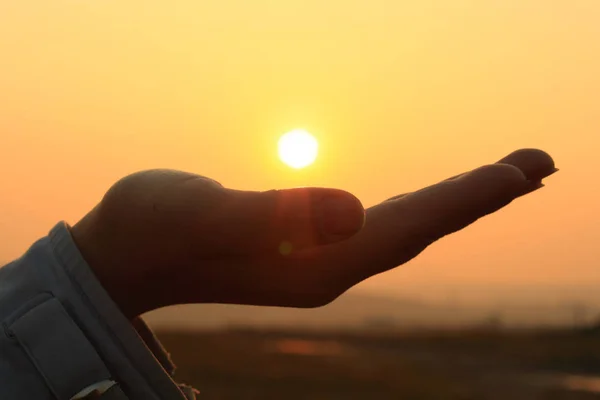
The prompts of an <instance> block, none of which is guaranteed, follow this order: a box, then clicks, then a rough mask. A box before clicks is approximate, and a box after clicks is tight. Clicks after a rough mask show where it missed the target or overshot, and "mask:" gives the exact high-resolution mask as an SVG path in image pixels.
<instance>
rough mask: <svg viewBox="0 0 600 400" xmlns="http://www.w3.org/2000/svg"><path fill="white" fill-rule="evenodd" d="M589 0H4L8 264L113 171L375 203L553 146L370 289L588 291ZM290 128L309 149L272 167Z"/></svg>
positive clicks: (0, 103)
mask: <svg viewBox="0 0 600 400" xmlns="http://www.w3.org/2000/svg"><path fill="white" fill-rule="evenodd" d="M598 21H600V2H598V1H597V0H575V1H570V2H569V1H547V0H502V1H500V0H490V1H481V0H454V1H447V0H426V1H419V2H417V1H397V0H369V1H367V0H364V1H358V0H357V1H348V0H328V1H322V0H318V1H317V0H286V1H280V0H270V1H267V0H253V1H247V0H220V1H192V0H181V1H174V2H165V1H158V0H153V1H141V0H131V1H126V2H122V1H117V0H102V1H73V0H55V1H52V2H47V1H42V0H20V1H8V0H5V1H0V170H1V171H2V173H0V188H1V189H0V190H1V193H2V195H1V196H0V208H1V210H2V212H1V213H0V260H6V261H8V260H10V259H12V258H14V257H17V256H18V255H20V254H21V253H22V252H23V251H24V250H25V249H26V248H27V247H28V245H29V244H30V243H31V242H32V241H33V240H34V239H36V238H38V237H40V236H42V235H44V234H45V233H46V232H47V231H48V230H49V228H51V226H52V225H53V224H54V223H55V222H57V221H58V220H61V219H65V220H67V221H69V222H72V223H74V222H76V221H77V220H78V218H80V217H81V216H82V215H83V214H84V213H85V212H86V211H87V210H89V209H90V208H91V207H92V206H93V205H94V204H95V202H97V201H98V200H99V199H100V196H101V195H102V194H103V193H104V191H105V190H106V189H107V188H108V187H109V186H110V185H111V183H113V182H114V181H115V180H117V179H118V178H120V177H122V176H123V175H125V174H127V173H130V172H133V171H136V170H140V169H145V168H154V167H168V168H176V169H183V170H190V171H194V172H197V173H200V174H203V175H207V176H210V177H212V178H215V179H217V180H220V181H221V182H222V183H224V184H225V185H227V186H231V187H236V188H241V189H268V188H274V187H291V186H297V185H315V186H331V187H339V188H343V189H347V190H350V191H352V192H353V193H355V194H356V195H357V196H358V197H359V198H361V199H362V200H363V202H364V203H365V205H373V204H375V203H376V202H378V201H380V200H382V199H384V198H386V197H389V196H391V195H393V194H396V193H399V192H403V191H408V190H412V189H416V188H419V187H421V186H424V185H427V184H429V183H433V182H435V181H437V180H440V179H442V178H444V177H447V176H451V175H454V174H456V173H458V172H461V171H463V170H466V169H470V168H472V167H475V166H478V165H481V164H484V163H487V162H493V161H495V160H496V159H499V158H501V157H502V156H504V155H506V154H507V153H508V152H510V151H512V150H514V149H517V148H521V147H539V148H542V149H544V150H547V151H548V152H550V153H551V154H552V155H553V156H554V157H555V160H556V162H557V166H558V167H559V168H560V169H561V172H560V173H558V174H556V175H554V176H552V178H550V179H548V182H547V184H548V185H547V187H546V188H544V189H543V190H540V191H539V192H536V193H535V194H533V195H531V196H529V197H528V198H527V199H523V200H521V201H518V202H517V203H515V204H514V205H511V206H510V207H508V208H507V209H506V210H503V211H501V212H499V213H498V214H497V215H494V216H492V217H489V218H486V219H485V220H484V221H481V222H479V223H478V224H477V225H476V226H473V227H471V228H470V229H468V230H467V231H464V232H461V233H460V234H457V235H455V236H453V237H452V238H447V239H445V240H444V241H442V242H440V243H438V244H436V245H435V246H433V247H432V248H431V249H430V250H429V251H428V252H426V253H425V254H424V255H422V256H421V257H419V258H418V259H417V260H415V261H413V262H412V263H411V264H409V266H407V267H404V268H402V269H400V270H397V271H395V272H392V273H387V274H385V275H383V276H380V277H377V278H374V279H371V280H370V281H368V282H366V283H363V284H362V285H361V288H363V289H364V290H371V291H373V290H375V289H378V290H384V291H386V292H387V293H394V292H396V291H397V290H398V288H399V287H414V288H417V287H424V285H425V284H432V285H436V284H438V285H442V287H443V285H445V284H450V283H526V284H532V283H534V284H537V285H543V284H550V283H574V284H578V283H583V282H586V283H590V282H592V283H593V282H597V283H598V284H599V285H600V265H599V261H598V260H599V259H600V250H599V249H600V247H599V244H600V228H599V227H598V225H599V224H600V206H599V205H598V204H599V202H600V188H599V185H598V184H597V181H596V176H595V172H596V171H598V170H600V159H599V158H598V157H597V153H598V150H600V135H599V132H600V24H599V23H598ZM296 127H303V128H306V129H308V130H309V131H311V132H313V133H314V134H315V135H316V136H317V137H318V138H319V140H320V143H321V154H320V158H319V159H318V161H317V163H316V164H315V165H314V166H312V167H311V168H309V169H307V170H303V171H295V170H292V169H290V168H287V167H285V166H283V165H282V164H280V162H279V161H278V160H277V158H276V155H277V153H276V141H277V138H278V136H279V135H280V134H282V133H283V132H286V131H288V130H291V129H293V128H296Z"/></svg>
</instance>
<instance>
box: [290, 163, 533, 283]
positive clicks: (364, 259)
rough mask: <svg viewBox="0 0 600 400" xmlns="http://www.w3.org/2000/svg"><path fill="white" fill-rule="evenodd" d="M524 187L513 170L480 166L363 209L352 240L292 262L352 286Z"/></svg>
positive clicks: (405, 258)
mask: <svg viewBox="0 0 600 400" xmlns="http://www.w3.org/2000/svg"><path fill="white" fill-rule="evenodd" d="M528 185H529V182H528V181H527V179H526V177H525V175H524V174H523V173H522V172H521V171H520V170H519V169H518V168H516V167H514V166H511V165H506V164H497V165H489V166H485V167H481V168H478V169H477V170H474V171H472V172H470V173H468V174H466V175H464V176H463V177H461V178H458V179H455V180H450V181H444V182H440V183H438V184H436V185H433V186H430V187H428V188H425V189H423V190H420V191H418V192H415V193H411V194H409V195H407V196H404V197H402V198H400V199H398V200H395V201H389V202H384V203H381V204H379V205H377V206H375V207H372V208H370V209H369V210H367V220H366V224H365V227H364V228H363V229H362V230H361V232H360V233H358V234H357V235H355V236H354V237H353V238H351V239H349V240H347V241H345V242H342V243H339V244H336V245H335V246H329V247H327V248H324V249H314V250H310V251H308V252H302V254H300V255H296V256H295V257H294V259H295V260H301V262H307V261H312V262H313V263H316V264H317V265H318V266H317V267H316V269H317V270H320V271H321V273H323V272H326V271H328V270H334V271H338V272H339V275H338V276H337V278H335V279H333V278H332V279H331V280H330V281H335V280H338V281H339V282H341V283H342V285H348V284H350V285H352V284H354V283H356V282H359V281H360V280H363V279H366V278H367V277H369V276H372V275H374V274H377V273H380V272H383V271H385V270H388V269H391V268H394V267H396V266H398V265H400V264H403V263H405V262H407V261H408V260H410V259H411V258H413V257H415V256H416V255H417V254H419V253H420V252H421V251H422V250H424V249H425V248H426V247H427V246H428V245H429V244H431V243H433V242H434V241H436V240H437V239H439V238H441V237H443V236H445V235H447V234H449V233H451V232H454V231H457V230H460V229H462V228H464V227H466V226H467V225H469V224H471V223H473V222H474V221H476V220H477V219H479V218H481V217H483V216H485V215H487V214H489V213H491V212H494V211H496V210H498V209H500V208H502V207H503V206H505V205H507V204H509V203H510V202H511V201H512V200H513V199H515V198H516V197H518V196H519V195H521V193H523V192H524V191H525V190H527V188H528Z"/></svg>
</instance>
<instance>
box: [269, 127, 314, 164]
mask: <svg viewBox="0 0 600 400" xmlns="http://www.w3.org/2000/svg"><path fill="white" fill-rule="evenodd" d="M278 149H279V158H280V159H281V161H283V162H284V163H285V164H287V165H289V166H290V167H292V168H296V169H300V168H304V167H307V166H309V165H310V164H312V163H313V162H315V160H316V159H317V154H318V152H319V143H318V142H317V139H315V137H314V136H313V135H311V134H310V133H308V132H306V131H305V130H303V129H295V130H293V131H291V132H288V133H286V134H285V135H283V136H282V137H281V139H279V145H278Z"/></svg>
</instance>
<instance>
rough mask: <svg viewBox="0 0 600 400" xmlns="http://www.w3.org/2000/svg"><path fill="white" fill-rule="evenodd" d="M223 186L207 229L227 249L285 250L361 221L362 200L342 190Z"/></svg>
mask: <svg viewBox="0 0 600 400" xmlns="http://www.w3.org/2000/svg"><path fill="white" fill-rule="evenodd" d="M224 190H225V192H226V194H225V196H223V201H222V202H221V204H220V205H218V206H217V207H215V208H214V212H212V213H211V215H210V216H209V217H208V219H209V225H210V229H209V231H208V232H210V234H211V236H212V240H211V241H216V242H217V243H214V245H215V246H217V248H222V249H224V250H225V251H227V254H232V253H233V254H265V255H269V254H274V253H277V252H279V253H280V254H283V255H288V254H290V253H292V252H294V251H297V250H299V249H304V248H307V247H313V246H319V245H326V244H331V243H335V242H339V241H342V240H345V239H348V238H350V237H351V236H353V235H354V234H356V233H357V232H358V231H360V230H361V228H362V227H363V225H364V219H365V211H364V208H363V206H362V204H361V202H360V200H358V199H357V198H356V197H355V196H353V195H352V194H350V193H348V192H345V191H342V190H336V189H326V188H296V189H286V190H271V191H266V192H250V191H239V190H231V189H224Z"/></svg>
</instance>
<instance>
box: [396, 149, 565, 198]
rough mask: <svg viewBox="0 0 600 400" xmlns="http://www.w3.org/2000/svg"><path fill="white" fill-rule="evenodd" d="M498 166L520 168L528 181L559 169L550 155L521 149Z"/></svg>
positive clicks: (535, 150)
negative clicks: (506, 165) (504, 165)
mask: <svg viewBox="0 0 600 400" xmlns="http://www.w3.org/2000/svg"><path fill="white" fill-rule="evenodd" d="M496 164H508V165H513V166H515V167H517V168H519V169H520V170H521V171H522V172H523V174H524V175H525V177H526V178H527V180H530V181H541V180H542V179H543V178H546V177H548V176H550V175H552V174H553V173H555V172H557V171H558V169H556V168H555V167H554V160H553V159H552V157H550V155H549V154H548V153H546V152H544V151H542V150H538V149H521V150H517V151H514V152H512V153H510V154H509V155H508V156H506V157H504V158H502V159H501V160H500V161H498V162H496ZM469 172H471V171H469ZM469 172H463V173H461V174H458V175H454V176H452V177H450V178H446V179H445V180H444V181H451V180H454V179H457V178H460V177H462V176H464V175H465V174H468V173H469ZM542 186H543V185H542ZM408 194H410V193H403V194H399V195H396V196H393V197H390V198H389V199H388V200H387V201H390V200H398V199H400V198H402V197H404V196H406V195H408Z"/></svg>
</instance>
